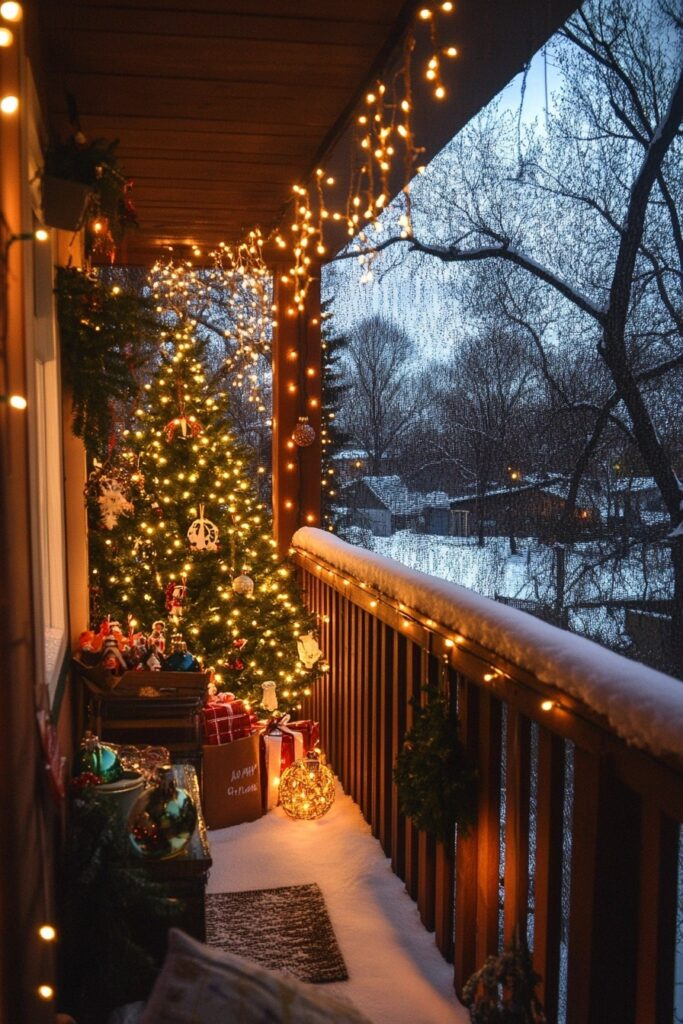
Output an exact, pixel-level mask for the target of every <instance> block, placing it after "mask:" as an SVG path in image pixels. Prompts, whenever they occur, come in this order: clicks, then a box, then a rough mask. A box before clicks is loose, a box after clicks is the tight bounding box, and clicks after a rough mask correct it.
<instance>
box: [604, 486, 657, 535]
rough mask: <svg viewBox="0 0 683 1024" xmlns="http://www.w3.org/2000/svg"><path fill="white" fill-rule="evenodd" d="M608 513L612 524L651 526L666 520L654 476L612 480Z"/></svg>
mask: <svg viewBox="0 0 683 1024" xmlns="http://www.w3.org/2000/svg"><path fill="white" fill-rule="evenodd" d="M610 498H611V501H610V505H611V508H610V515H609V519H610V521H611V522H612V523H613V524H618V523H622V524H624V525H627V526H653V525H656V524H658V523H666V522H668V519H669V517H668V514H667V511H666V508H665V506H664V502H663V501H662V495H661V493H660V490H659V488H658V487H657V485H656V483H655V481H654V477H651V476H634V477H628V478H626V479H623V480H621V479H620V480H615V481H612V484H611V487H610Z"/></svg>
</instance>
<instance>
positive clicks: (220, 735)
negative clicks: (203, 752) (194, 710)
mask: <svg viewBox="0 0 683 1024" xmlns="http://www.w3.org/2000/svg"><path fill="white" fill-rule="evenodd" d="M202 718H203V724H204V740H205V742H206V743H207V744H215V745H217V744H221V743H233V742H234V741H235V740H239V739H243V738H244V737H245V736H250V735H251V733H252V731H253V728H254V723H255V721H256V716H255V715H253V714H252V713H251V712H250V711H247V709H246V708H245V706H244V701H241V700H234V699H233V700H221V699H220V697H217V698H216V697H214V698H211V699H210V700H209V701H208V702H207V703H206V705H205V706H204V708H203V712H202Z"/></svg>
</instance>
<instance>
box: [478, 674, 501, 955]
mask: <svg viewBox="0 0 683 1024" xmlns="http://www.w3.org/2000/svg"><path fill="white" fill-rule="evenodd" d="M501 719H502V708H501V704H500V701H499V700H497V699H496V698H495V697H492V696H491V694H490V693H489V692H488V691H486V690H484V691H483V692H482V693H481V694H480V697H479V757H478V768H479V806H478V809H477V942H476V951H477V964H483V963H484V961H485V960H486V957H487V956H490V955H491V954H495V953H497V952H498V903H499V895H498V888H499V870H500V761H501Z"/></svg>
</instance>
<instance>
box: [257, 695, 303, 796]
mask: <svg viewBox="0 0 683 1024" xmlns="http://www.w3.org/2000/svg"><path fill="white" fill-rule="evenodd" d="M295 725H296V723H293V724H291V725H290V722H289V715H283V716H282V718H273V719H271V721H270V722H267V723H266V724H265V725H262V726H261V728H262V732H261V791H262V795H263V808H264V810H266V811H269V810H271V808H273V807H276V806H277V802H278V787H279V785H280V776H281V775H282V773H283V771H284V770H285V768H287V767H288V766H289V765H290V764H292V763H293V762H294V761H298V760H299V758H301V757H303V756H304V734H303V732H300V731H298V730H297V729H296V728H295Z"/></svg>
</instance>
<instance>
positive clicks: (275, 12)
mask: <svg viewBox="0 0 683 1024" xmlns="http://www.w3.org/2000/svg"><path fill="white" fill-rule="evenodd" d="M411 6H414V5H412V4H406V3H405V0H378V2H374V0H373V2H371V3H368V2H366V0H344V3H339V2H337V0H334V2H333V0H186V2H179V0H141V2H138V0H87V2H86V0H60V2H59V3H55V2H54V0H41V2H40V24H41V32H42V44H43V47H42V48H43V57H44V65H43V72H44V76H45V84H46V95H47V96H48V109H49V115H50V121H51V124H52V125H53V127H55V128H57V129H58V130H61V131H62V132H64V131H65V130H66V129H67V103H66V92H67V91H68V92H70V93H72V94H73V95H74V96H75V98H76V101H77V105H78V110H79V115H80V118H81V123H82V126H83V130H84V131H85V132H86V133H87V134H88V135H89V136H90V137H95V136H103V137H106V138H118V139H119V141H120V144H119V156H120V160H121V164H122V166H123V167H124V168H125V169H126V171H127V173H129V174H130V176H131V178H133V179H134V181H135V188H134V193H133V195H134V198H135V202H136V205H137V207H138V210H139V214H140V221H141V225H142V231H141V232H140V233H136V235H135V236H131V238H130V241H129V242H128V245H127V253H126V254H124V255H125V257H126V258H127V259H128V260H129V261H130V262H133V261H137V260H140V261H144V262H148V261H149V260H150V259H153V258H154V257H155V255H156V251H155V250H157V247H158V245H159V244H169V243H172V242H173V241H174V240H177V241H178V242H183V243H186V242H188V241H190V240H191V241H194V242H197V243H198V244H200V245H203V246H209V245H212V244H215V243H217V242H218V241H220V240H222V239H225V240H226V241H234V240H236V239H237V238H239V236H240V235H241V233H242V232H243V231H244V230H245V229H246V228H249V227H253V226H255V225H256V224H259V225H260V226H261V227H262V228H263V229H264V230H268V229H270V228H271V227H272V226H273V225H274V224H275V223H276V222H277V220H278V219H279V217H280V215H281V211H282V210H283V208H284V207H285V206H286V203H287V202H288V200H289V198H290V196H291V186H292V184H293V183H294V182H295V181H300V180H301V179H302V177H303V175H304V174H306V173H307V171H308V170H309V168H310V166H311V163H312V161H313V159H314V157H315V154H316V152H317V151H318V149H319V147H320V145H321V141H322V140H323V139H324V137H325V136H326V134H327V133H328V131H329V129H330V126H331V125H334V124H335V122H336V121H337V120H338V119H339V118H340V116H342V115H343V113H344V111H345V109H346V108H347V106H348V104H349V101H350V98H351V97H352V96H354V95H356V94H357V93H358V91H359V90H360V89H362V87H363V84H364V83H365V81H366V79H367V76H368V72H369V70H370V69H371V68H372V66H373V63H374V62H375V60H376V58H377V56H378V54H379V53H380V51H381V50H382V48H383V47H384V46H385V45H386V44H387V40H388V39H389V38H390V37H391V35H392V33H393V32H394V31H395V26H396V23H397V20H399V19H400V17H401V14H402V11H404V9H406V8H407V7H411ZM403 16H404V17H405V13H404V15H403Z"/></svg>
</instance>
